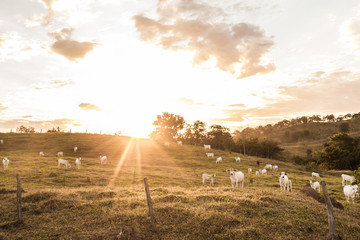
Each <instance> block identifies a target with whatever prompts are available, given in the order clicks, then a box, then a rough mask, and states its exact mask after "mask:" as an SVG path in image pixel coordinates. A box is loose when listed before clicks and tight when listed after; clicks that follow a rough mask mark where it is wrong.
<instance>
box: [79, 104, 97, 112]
mask: <svg viewBox="0 0 360 240" xmlns="http://www.w3.org/2000/svg"><path fill="white" fill-rule="evenodd" d="M79 108H81V109H82V110H84V111H91V110H94V111H101V108H100V107H98V106H96V105H94V104H91V103H80V104H79Z"/></svg>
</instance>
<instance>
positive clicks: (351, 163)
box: [319, 133, 360, 170]
mask: <svg viewBox="0 0 360 240" xmlns="http://www.w3.org/2000/svg"><path fill="white" fill-rule="evenodd" d="M359 142H360V139H359V138H352V137H351V136H349V135H347V134H346V133H338V134H335V135H333V136H332V137H330V141H329V142H326V143H324V148H323V150H322V151H321V152H320V154H319V163H320V164H321V165H323V166H325V167H327V168H329V169H350V170H355V169H356V168H357V167H358V166H359V164H360V147H359Z"/></svg>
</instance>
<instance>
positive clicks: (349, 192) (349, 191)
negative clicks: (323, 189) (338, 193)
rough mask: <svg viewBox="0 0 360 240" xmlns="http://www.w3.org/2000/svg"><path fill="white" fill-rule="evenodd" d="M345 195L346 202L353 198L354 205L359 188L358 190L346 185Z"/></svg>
mask: <svg viewBox="0 0 360 240" xmlns="http://www.w3.org/2000/svg"><path fill="white" fill-rule="evenodd" d="M344 194H345V199H346V201H348V202H349V200H350V198H351V200H352V202H353V203H354V199H355V197H356V195H357V194H358V188H356V187H355V186H352V185H345V186H344Z"/></svg>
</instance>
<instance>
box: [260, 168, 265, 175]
mask: <svg viewBox="0 0 360 240" xmlns="http://www.w3.org/2000/svg"><path fill="white" fill-rule="evenodd" d="M259 172H260V173H261V175H264V174H267V171H266V169H260V170H259Z"/></svg>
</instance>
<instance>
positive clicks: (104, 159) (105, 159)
mask: <svg viewBox="0 0 360 240" xmlns="http://www.w3.org/2000/svg"><path fill="white" fill-rule="evenodd" d="M104 163H107V157H106V156H101V155H100V164H101V165H103V164H104Z"/></svg>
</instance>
